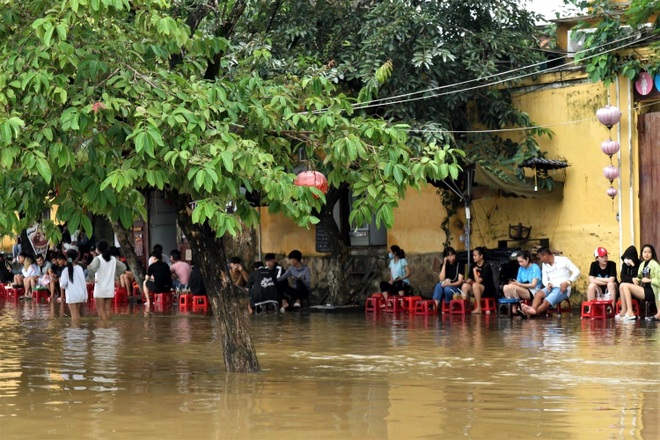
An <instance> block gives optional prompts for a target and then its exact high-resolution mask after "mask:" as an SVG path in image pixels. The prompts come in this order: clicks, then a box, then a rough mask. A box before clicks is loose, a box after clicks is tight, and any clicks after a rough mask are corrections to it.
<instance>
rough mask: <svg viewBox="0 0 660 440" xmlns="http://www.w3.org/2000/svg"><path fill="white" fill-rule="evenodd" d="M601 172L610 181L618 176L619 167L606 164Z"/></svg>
mask: <svg viewBox="0 0 660 440" xmlns="http://www.w3.org/2000/svg"><path fill="white" fill-rule="evenodd" d="M603 174H604V175H605V178H606V179H607V180H609V181H610V183H612V181H613V180H614V179H616V178H617V177H619V169H618V168H617V167H615V166H614V165H608V166H606V167H605V168H603Z"/></svg>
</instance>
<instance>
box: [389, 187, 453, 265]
mask: <svg viewBox="0 0 660 440" xmlns="http://www.w3.org/2000/svg"><path fill="white" fill-rule="evenodd" d="M446 212H447V211H446V210H445V208H444V207H443V206H442V203H441V201H440V195H439V194H438V189H437V188H436V187H434V186H432V185H426V186H424V187H423V188H422V189H421V190H420V191H418V190H415V189H410V190H408V191H407V193H406V197H405V199H402V200H401V201H400V202H399V207H398V208H396V209H395V210H394V218H395V223H394V226H393V227H392V228H391V229H390V230H389V231H388V233H387V243H388V246H391V245H393V244H396V245H398V246H399V247H401V248H402V249H403V250H404V251H405V252H406V253H413V254H427V253H434V252H441V251H442V248H443V245H442V243H444V241H445V234H444V232H443V231H442V229H441V228H440V225H441V223H442V221H443V220H444V218H445V216H446ZM456 220H458V221H460V218H456V219H455V220H454V221H453V225H452V223H450V226H454V227H453V228H452V234H451V236H452V237H453V238H455V237H458V235H459V234H461V231H460V229H457V228H455V224H456ZM461 224H462V223H461ZM454 229H455V231H454ZM456 231H457V232H456Z"/></svg>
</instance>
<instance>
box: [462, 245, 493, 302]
mask: <svg viewBox="0 0 660 440" xmlns="http://www.w3.org/2000/svg"><path fill="white" fill-rule="evenodd" d="M485 252H486V249H485V248H483V247H481V246H479V247H477V248H475V249H474V250H473V251H472V261H474V267H472V270H470V272H469V273H468V280H467V282H465V283H463V286H462V287H461V291H462V296H463V299H468V298H469V295H470V294H472V295H474V310H473V311H472V313H473V314H480V313H481V298H495V297H496V296H497V289H496V288H495V278H493V269H492V268H491V267H490V264H488V263H486V260H485V259H484V254H485Z"/></svg>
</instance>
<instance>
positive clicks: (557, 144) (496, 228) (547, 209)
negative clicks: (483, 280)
mask: <svg viewBox="0 0 660 440" xmlns="http://www.w3.org/2000/svg"><path fill="white" fill-rule="evenodd" d="M562 79H563V80H568V82H567V83H563V84H562V83H561V82H560V80H562ZM629 87H631V83H630V82H628V81H622V82H621V83H619V84H618V85H617V84H614V85H612V87H610V88H609V89H606V88H605V87H604V86H603V85H602V84H593V83H589V82H586V81H582V79H581V78H579V77H575V76H571V77H570V78H566V77H564V78H562V77H560V76H559V75H557V76H555V75H552V76H546V77H544V78H542V79H541V80H540V81H538V82H536V83H535V84H534V85H532V86H524V87H520V88H519V89H518V90H515V91H514V101H515V105H516V106H517V107H518V108H520V109H522V110H523V111H526V112H528V113H529V114H530V117H531V119H532V121H534V123H536V124H538V125H542V126H547V127H548V128H550V129H551V130H552V131H553V132H554V135H553V137H552V138H543V139H541V140H540V146H541V148H542V150H545V151H547V152H548V157H549V158H560V159H565V160H567V161H568V163H569V164H570V167H568V168H567V169H566V170H565V171H559V172H557V173H555V174H554V177H555V178H557V179H558V180H564V181H565V188H564V197H563V200H561V201H544V200H537V199H525V198H508V197H501V196H496V197H490V198H485V199H479V200H475V201H474V202H473V205H472V218H473V220H472V246H473V247H474V246H486V247H488V248H494V247H496V246H497V241H498V240H502V239H506V238H508V233H509V225H510V224H511V225H517V224H518V223H522V224H523V225H525V226H531V227H532V233H531V236H532V237H534V238H549V239H550V245H551V247H552V248H553V249H557V250H560V251H562V252H563V253H564V254H565V255H567V256H569V257H570V258H571V259H572V260H573V261H574V262H575V263H576V264H577V265H578V266H579V267H580V268H581V269H582V271H583V276H582V277H581V278H580V280H579V282H578V287H579V288H580V289H581V290H583V289H585V288H586V281H587V273H588V269H589V265H590V263H591V262H592V261H593V260H594V257H593V251H594V249H595V248H596V247H598V246H603V247H605V248H607V249H608V251H609V253H610V258H611V259H612V260H614V261H616V262H617V265H618V266H620V258H619V257H620V255H621V252H622V250H625V248H626V247H627V246H629V245H630V244H636V245H637V246H639V243H638V239H637V237H638V236H639V222H638V221H637V220H636V219H638V218H639V213H638V206H636V197H637V192H636V191H635V190H634V188H636V187H637V182H638V176H637V168H636V167H637V165H636V163H635V161H634V160H633V161H632V162H631V157H632V158H635V157H636V155H637V145H636V139H637V133H636V131H635V127H636V118H635V112H634V111H633V110H632V109H631V110H630V111H629V110H628V109H629V107H628V99H629V94H628V90H629ZM608 96H609V102H610V103H611V104H612V105H617V106H618V107H619V108H620V109H622V113H623V117H622V119H621V122H620V124H619V125H618V126H615V128H613V129H612V131H611V136H612V138H613V139H614V140H618V141H619V142H620V143H621V152H620V160H621V166H620V169H621V179H620V180H615V181H614V182H613V186H614V187H615V188H617V189H618V190H619V195H618V196H617V197H615V198H614V200H612V199H611V198H610V197H609V196H607V195H606V190H607V188H609V186H610V182H609V181H608V180H607V179H606V178H605V177H604V176H603V168H604V167H605V166H607V165H609V164H610V159H609V157H608V156H606V155H605V154H604V153H602V151H601V150H600V144H601V143H602V142H603V141H605V140H607V139H608V137H609V136H610V133H609V132H608V130H607V128H605V127H604V126H603V125H602V124H600V123H599V122H598V120H597V119H596V117H595V114H596V110H597V109H599V108H601V107H603V106H605V105H606V104H607V103H608ZM631 118H632V119H631ZM619 130H620V133H619ZM516 136H519V134H517V133H515V132H512V134H511V137H512V138H513V139H516ZM618 162H619V158H618V157H617V155H615V156H613V164H614V165H615V166H616V165H618ZM631 178H632V186H631ZM631 188H633V191H632V197H631V191H630V190H631ZM431 198H432V197H431V195H430V194H428V193H422V194H415V193H409V195H408V197H407V198H406V200H405V201H404V202H402V204H401V208H400V209H399V210H397V213H396V214H397V216H396V224H395V226H394V228H393V229H392V230H391V231H390V234H389V236H388V239H389V243H391V244H393V243H397V244H399V245H400V246H402V247H404V249H406V251H409V252H413V253H417V252H419V253H425V252H439V251H440V250H441V243H442V241H443V239H444V236H443V234H442V233H441V231H440V229H439V226H437V227H435V229H434V228H433V219H432V217H430V216H429V215H427V213H426V212H425V209H428V207H429V206H431V205H430V200H431ZM436 199H437V200H439V199H438V198H437V196H436ZM411 213H413V214H412V215H411ZM434 215H440V216H442V214H441V213H439V212H437V211H436V213H435V214H434ZM456 217H457V219H459V220H460V219H463V218H464V215H463V213H462V212H459V214H458V215H457V216H456ZM619 218H620V222H619ZM441 221H442V218H438V219H437V224H438V225H439V222H441ZM452 224H456V222H455V221H452ZM415 230H416V232H413V231H415ZM452 233H453V234H457V236H458V234H460V233H461V232H460V230H457V231H456V232H454V231H453V232H452ZM453 238H454V243H456V240H455V239H456V237H453ZM406 239H407V240H408V241H409V244H408V243H406ZM402 243H403V244H402ZM534 244H536V243H534ZM456 247H457V248H464V247H463V246H462V244H459V245H458V246H456Z"/></svg>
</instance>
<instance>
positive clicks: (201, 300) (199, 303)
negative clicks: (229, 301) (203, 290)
mask: <svg viewBox="0 0 660 440" xmlns="http://www.w3.org/2000/svg"><path fill="white" fill-rule="evenodd" d="M192 307H193V311H195V310H206V309H208V307H209V301H208V298H207V296H206V295H194V296H193V299H192Z"/></svg>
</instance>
